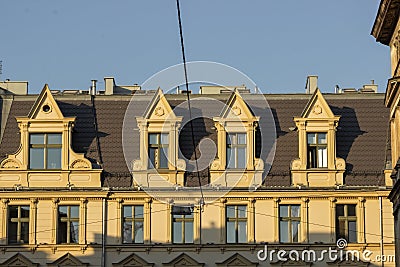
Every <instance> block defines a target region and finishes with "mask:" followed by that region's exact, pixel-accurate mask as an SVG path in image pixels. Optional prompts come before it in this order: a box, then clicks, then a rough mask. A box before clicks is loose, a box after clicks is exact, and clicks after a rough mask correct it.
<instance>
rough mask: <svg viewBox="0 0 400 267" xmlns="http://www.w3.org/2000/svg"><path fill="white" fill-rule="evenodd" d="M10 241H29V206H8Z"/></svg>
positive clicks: (19, 242)
mask: <svg viewBox="0 0 400 267" xmlns="http://www.w3.org/2000/svg"><path fill="white" fill-rule="evenodd" d="M7 236H8V243H10V244H23V243H29V206H8V234H7Z"/></svg>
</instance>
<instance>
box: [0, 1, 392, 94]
mask: <svg viewBox="0 0 400 267" xmlns="http://www.w3.org/2000/svg"><path fill="white" fill-rule="evenodd" d="M379 2H380V1H379V0H335V1H328V0H280V1H276V0H275V1H273V0H253V1H245V0H219V1H215V0H202V1H189V0H181V15H182V24H183V33H184V40H185V49H186V59H187V61H212V62H218V63H222V64H227V65H229V66H231V67H233V68H236V69H238V70H239V71H241V72H243V73H244V74H246V75H247V76H249V77H250V78H251V79H252V80H253V81H254V82H255V83H256V84H257V86H258V87H259V88H260V89H261V90H262V92H264V93H303V92H304V88H305V82H306V77H307V75H318V76H319V80H318V86H319V88H320V89H321V90H322V91H323V92H333V91H334V87H335V85H336V84H337V85H339V86H340V87H341V88H361V87H362V85H364V84H369V83H370V82H371V80H375V83H377V84H378V85H379V89H378V90H379V92H384V91H385V87H386V82H387V79H388V78H389V76H390V58H389V48H388V47H386V46H384V45H382V44H380V43H377V42H376V41H375V39H374V38H373V37H372V36H371V35H370V32H371V29H372V26H373V23H374V20H375V15H376V12H377V10H378V6H379ZM0 9H1V10H2V11H1V13H2V15H1V16H2V22H1V24H2V25H1V38H0V60H2V74H1V76H0V80H5V79H10V80H17V81H28V82H29V93H38V92H39V91H40V90H41V89H42V88H43V86H44V84H45V83H48V84H49V86H50V88H51V89H61V90H63V89H81V90H86V89H88V88H89V87H90V80H91V79H97V80H99V83H98V86H99V87H100V88H103V87H104V82H103V78H104V77H110V76H111V77H115V80H116V83H117V84H121V85H122V84H123V85H129V84H135V83H137V84H142V83H143V82H144V81H146V80H147V79H148V78H149V77H151V76H152V75H153V74H155V73H157V72H159V71H161V70H163V69H165V68H167V67H169V66H172V65H176V64H179V63H181V62H182V56H181V50H180V39H179V28H178V20H177V11H176V2H175V0H118V1H105V0H85V1H82V0H69V1H61V0H35V1H32V0H19V1H12V0H4V1H1V3H0ZM189 76H190V73H189Z"/></svg>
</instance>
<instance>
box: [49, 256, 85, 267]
mask: <svg viewBox="0 0 400 267" xmlns="http://www.w3.org/2000/svg"><path fill="white" fill-rule="evenodd" d="M47 266H50V267H51V266H54V267H63V266H78V267H86V266H89V263H83V262H81V261H80V260H79V259H77V258H75V257H74V256H72V255H71V254H70V253H67V254H65V255H64V256H62V257H61V258H58V259H57V260H56V261H54V262H52V263H48V264H47Z"/></svg>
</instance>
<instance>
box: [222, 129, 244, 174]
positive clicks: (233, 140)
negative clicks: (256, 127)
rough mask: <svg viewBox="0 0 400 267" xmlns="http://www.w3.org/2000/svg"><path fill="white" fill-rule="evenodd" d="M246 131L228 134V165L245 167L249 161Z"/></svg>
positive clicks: (237, 167) (232, 167)
mask: <svg viewBox="0 0 400 267" xmlns="http://www.w3.org/2000/svg"><path fill="white" fill-rule="evenodd" d="M246 136H247V135H246V134H245V133H229V134H227V136H226V167H227V168H229V169H245V168H246V163H247V159H246V158H247V152H246V151H247V144H246V143H247V142H246Z"/></svg>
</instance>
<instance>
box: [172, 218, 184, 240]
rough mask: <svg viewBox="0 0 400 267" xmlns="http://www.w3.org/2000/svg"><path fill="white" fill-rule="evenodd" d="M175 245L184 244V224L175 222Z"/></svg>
mask: <svg viewBox="0 0 400 267" xmlns="http://www.w3.org/2000/svg"><path fill="white" fill-rule="evenodd" d="M173 233H174V237H173V242H174V243H182V241H183V240H182V222H174V229H173Z"/></svg>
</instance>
